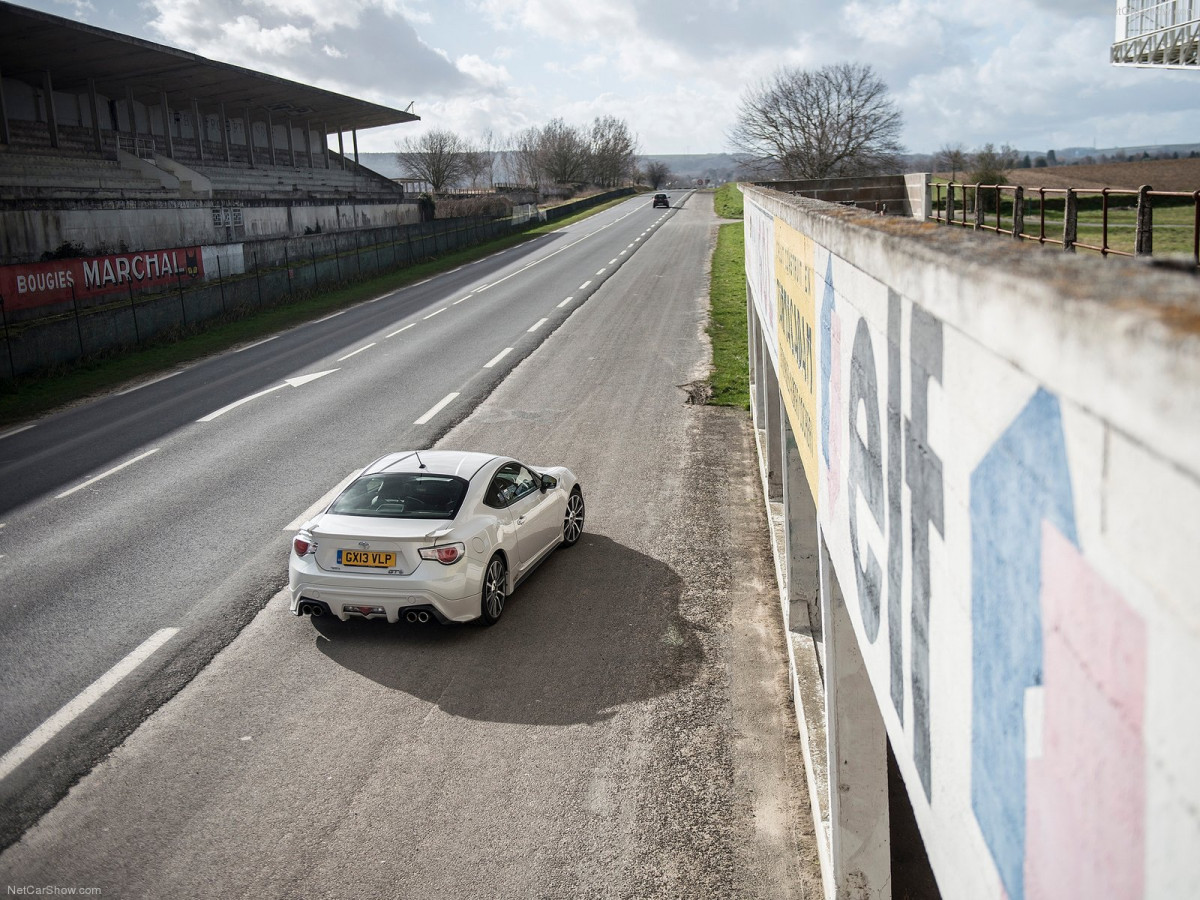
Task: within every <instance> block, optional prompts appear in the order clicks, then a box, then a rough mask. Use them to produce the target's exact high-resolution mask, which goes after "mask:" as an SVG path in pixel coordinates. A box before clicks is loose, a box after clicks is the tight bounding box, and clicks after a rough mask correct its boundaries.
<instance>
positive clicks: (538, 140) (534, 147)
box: [508, 125, 542, 188]
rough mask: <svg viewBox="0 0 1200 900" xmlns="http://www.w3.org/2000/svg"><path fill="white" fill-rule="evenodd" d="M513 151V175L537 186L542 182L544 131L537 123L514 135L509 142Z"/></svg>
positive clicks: (511, 161) (511, 164)
mask: <svg viewBox="0 0 1200 900" xmlns="http://www.w3.org/2000/svg"><path fill="white" fill-rule="evenodd" d="M509 143H510V144H511V146H512V153H511V156H510V157H509V160H508V162H509V165H510V168H511V169H512V175H513V176H514V177H515V178H516V179H517V180H518V181H520V182H521V183H522V184H527V185H530V186H531V187H534V188H537V187H540V186H541V183H542V162H541V146H542V131H541V129H540V128H538V127H537V126H536V125H531V126H529V127H528V128H526V129H525V130H524V131H519V132H517V133H516V134H514V135H513V136H512V139H511V140H510V142H509Z"/></svg>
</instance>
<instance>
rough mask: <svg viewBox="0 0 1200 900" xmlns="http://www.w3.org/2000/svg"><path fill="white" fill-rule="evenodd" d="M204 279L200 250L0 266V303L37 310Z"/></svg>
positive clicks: (151, 251) (142, 253)
mask: <svg viewBox="0 0 1200 900" xmlns="http://www.w3.org/2000/svg"><path fill="white" fill-rule="evenodd" d="M203 278H204V255H203V254H202V253H201V252H200V248H199V247H175V248H172V249H170V250H144V251H142V252H141V253H118V254H113V255H111V256H92V257H86V258H83V259H57V260H54V261H52V262H44V263H29V264H27V265H20V266H0V299H2V300H3V303H4V308H5V309H9V310H16V309H35V308H36V307H39V306H49V305H51V304H54V303H64V302H67V301H70V300H71V298H72V297H74V298H76V299H82V298H84V297H99V296H102V295H104V294H111V293H116V292H118V291H128V290H129V289H130V287H132V288H133V290H139V291H140V290H144V289H145V288H151V287H168V286H171V285H174V284H177V283H178V282H180V281H183V282H185V283H186V282H191V281H199V280H202V279H203Z"/></svg>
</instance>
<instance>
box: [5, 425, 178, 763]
mask: <svg viewBox="0 0 1200 900" xmlns="http://www.w3.org/2000/svg"><path fill="white" fill-rule="evenodd" d="M159 449H160V448H158V447H155V448H154V449H153V450H147V451H146V452H145V453H142V454H140V455H138V456H135V457H134V458H133V459H127V460H125V462H123V463H121V464H120V465H119V466H115V467H114V468H111V469H109V470H108V471H107V472H101V473H100V474H99V475H97V476H96V477H95V478H89V479H88V480H87V481H85V482H84V483H83V484H77V485H75V487H73V488H71V489H70V490H66V491H63V492H62V493H61V494H55V495H54V499H55V500H61V499H62V498H63V497H69V496H71V495H72V494H73V493H75V492H76V491H82V490H83V489H84V488H85V487H91V486H92V485H93V484H95V483H96V482H97V481H100V480H101V479H102V478H107V477H108V476H109V475H115V474H116V473H117V472H120V471H121V470H122V469H124V468H127V467H129V466H132V465H133V464H134V463H135V462H141V461H142V460H143V459H145V458H146V457H147V456H153V455H154V454H155V453H157V452H158V451H159ZM0 777H2V776H0Z"/></svg>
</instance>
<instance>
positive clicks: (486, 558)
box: [288, 450, 584, 625]
mask: <svg viewBox="0 0 1200 900" xmlns="http://www.w3.org/2000/svg"><path fill="white" fill-rule="evenodd" d="M583 518H584V505H583V491H582V490H581V489H580V487H579V483H578V481H577V480H576V478H575V476H574V475H573V474H571V472H570V470H568V469H564V468H562V467H561V466H557V467H551V468H536V469H535V468H533V467H531V466H526V465H523V464H521V463H519V462H517V461H516V460H514V459H509V458H507V457H503V456H492V455H491V454H487V453H460V452H457V451H449V450H421V451H406V452H403V453H389V454H388V455H387V456H384V457H382V458H381V459H377V460H376V461H375V462H373V463H371V465H369V466H367V467H366V468H365V469H363V471H362V472H361V473H360V474H359V475H358V477H357V478H355V479H354V481H352V482H351V483H350V486H349V487H347V488H346V489H345V490H344V491H342V492H341V494H339V495H338V497H337V499H335V500H334V501H333V502H332V503H331V504H330V505H329V507H328V508H327V509H326V510H325V511H324V512H322V513H320V514H319V515H317V516H316V517H315V518H313V519H311V520H309V521H308V522H306V523H305V524H304V525H303V526H301V528H300V532H299V533H298V534H297V535H296V537H295V538H294V539H293V540H292V553H291V556H290V563H289V565H288V584H289V587H290V589H291V595H292V597H291V599H292V604H291V610H292V612H293V613H294V614H295V615H298V616H301V615H311V616H321V615H334V616H337V617H338V618H340V619H342V620H346V619H349V618H350V617H352V616H354V617H361V618H366V619H387V620H388V621H389V622H396V621H398V620H399V619H401V618H403V619H404V620H405V621H407V622H428V621H429V620H430V619H431V618H433V619H437V620H438V621H439V622H443V623H445V622H465V621H469V620H471V619H480V620H482V621H483V622H484V623H485V624H487V625H492V624H494V623H495V622H496V621H497V620H498V619H499V618H500V615H501V614H502V613H503V612H504V602H505V599H506V598H507V597H508V595H509V594H511V593H512V592H513V590H514V589H515V588H516V586H517V585H518V584H520V583H521V581H522V580H524V579H525V578H526V577H527V576H528V575H529V574H530V573H531V572H532V571H533V570H534V568H535V567H536V566H537V565H538V563H540V562H541V561H542V560H544V559H545V558H546V557H547V556H548V555H549V554H550V552H551V551H552V550H554V549H555V548H556V547H557V546H559V545H560V544H561V545H563V546H566V547H570V546H571V545H572V544H574V543H576V542H577V541H578V540H579V536H580V534H582V532H583Z"/></svg>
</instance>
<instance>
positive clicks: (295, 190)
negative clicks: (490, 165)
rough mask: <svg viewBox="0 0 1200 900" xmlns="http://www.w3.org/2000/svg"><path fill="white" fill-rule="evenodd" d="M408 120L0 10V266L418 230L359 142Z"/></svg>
mask: <svg viewBox="0 0 1200 900" xmlns="http://www.w3.org/2000/svg"><path fill="white" fill-rule="evenodd" d="M417 119H418V117H417V116H415V115H413V114H412V113H410V112H407V111H402V110H398V109H392V108H389V107H385V106H380V105H378V104H374V103H369V102H366V101H363V100H359V99H357V98H354V97H348V96H344V95H340V94H335V93H332V92H330V91H325V90H321V89H319V88H315V87H311V86H308V85H304V84H300V83H298V82H293V81H288V80H286V79H282V78H277V77H274V76H271V75H266V74H263V73H259V72H254V71H251V70H249V69H245V68H241V67H239V66H234V65H230V64H227V63H221V62H217V61H214V60H210V59H206V58H204V57H200V56H196V55H194V54H191V53H186V52H184V51H181V50H177V49H175V48H172V47H167V46H164V45H160V44H155V43H152V42H149V41H144V40H140V39H137V38H133V37H130V36H127V35H123V34H119V33H116V32H112V31H107V30H104V29H99V28H94V27H91V26H88V25H84V24H81V23H78V22H74V21H71V20H69V19H64V18H61V17H58V16H53V15H49V14H47V13H42V12H38V11H35V10H30V9H26V8H24V7H20V6H16V5H14V4H11V3H7V2H0V226H2V229H0V230H2V245H0V265H10V264H14V263H31V262H34V261H36V260H38V259H41V258H43V257H44V256H45V255H47V254H51V253H54V252H61V248H62V247H63V246H64V245H66V246H68V247H71V248H75V250H76V252H82V251H92V252H105V251H106V250H111V249H113V248H117V247H120V248H121V249H122V251H125V250H130V251H137V250H145V249H156V248H161V247H173V246H191V245H212V244H217V243H221V242H225V241H231V240H240V239H252V238H254V237H259V238H267V237H286V236H288V235H291V234H297V233H304V232H305V231H310V232H311V231H339V230H347V229H352V228H366V227H377V226H385V225H399V224H405V223H408V222H413V221H416V220H417V218H418V216H419V213H418V212H417V206H416V204H415V203H414V202H412V200H413V199H414V198H412V197H408V198H406V197H405V193H404V188H403V187H402V186H401V185H398V184H396V183H395V182H393V181H392V180H390V179H388V178H385V177H384V176H382V175H380V174H378V173H376V172H373V171H371V170H370V169H368V168H367V167H365V166H363V165H360V164H359V161H358V132H359V131H361V130H364V129H368V128H374V127H379V126H383V125H392V124H398V123H403V122H411V121H415V120H417ZM333 135H336V136H337V141H336V143H337V147H338V150H337V151H334V150H332V149H330V148H329V143H330V139H331V137H332V136H333ZM346 136H349V138H350V147H349V151H350V152H347V147H346V141H345V138H346Z"/></svg>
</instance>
